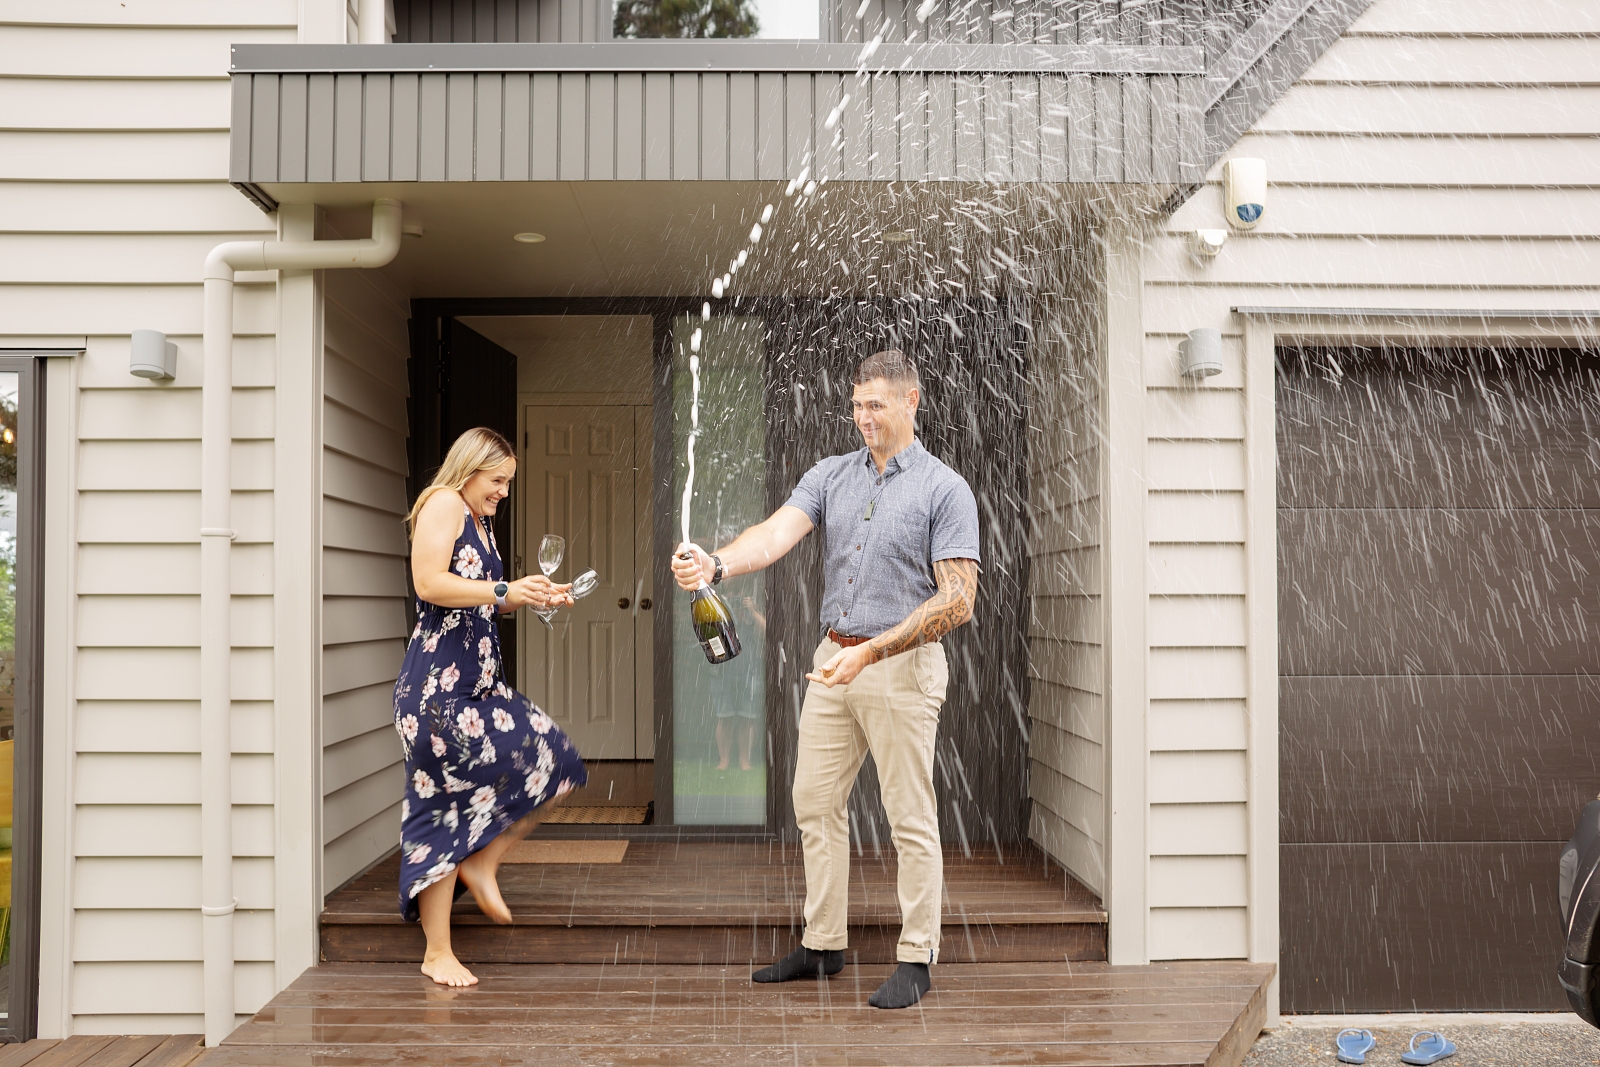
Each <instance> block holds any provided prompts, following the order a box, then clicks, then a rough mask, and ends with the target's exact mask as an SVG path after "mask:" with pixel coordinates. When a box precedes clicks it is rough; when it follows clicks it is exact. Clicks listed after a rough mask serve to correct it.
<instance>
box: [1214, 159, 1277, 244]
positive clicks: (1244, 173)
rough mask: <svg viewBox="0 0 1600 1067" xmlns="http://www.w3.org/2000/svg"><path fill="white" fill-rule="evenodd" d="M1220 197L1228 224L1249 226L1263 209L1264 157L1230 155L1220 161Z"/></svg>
mask: <svg viewBox="0 0 1600 1067" xmlns="http://www.w3.org/2000/svg"><path fill="white" fill-rule="evenodd" d="M1222 200H1223V205H1224V208H1225V210H1226V212H1227V216H1228V225H1230V226H1232V227H1233V228H1234V229H1236V230H1253V229H1255V228H1256V223H1258V222H1260V221H1261V216H1262V215H1263V214H1264V213H1265V212H1266V210H1267V161H1266V160H1264V159H1230V160H1228V161H1227V162H1226V163H1224V164H1223V165H1222Z"/></svg>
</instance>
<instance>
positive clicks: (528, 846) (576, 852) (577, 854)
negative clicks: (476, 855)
mask: <svg viewBox="0 0 1600 1067" xmlns="http://www.w3.org/2000/svg"><path fill="white" fill-rule="evenodd" d="M627 851H628V843H627V842H626V841H518V842H517V843H516V844H514V845H512V846H511V849H510V851H508V852H507V853H506V854H505V857H504V858H503V859H501V861H500V862H501V863H621V862H622V857H623V856H624V855H626V854H627Z"/></svg>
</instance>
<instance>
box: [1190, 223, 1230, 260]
mask: <svg viewBox="0 0 1600 1067" xmlns="http://www.w3.org/2000/svg"><path fill="white" fill-rule="evenodd" d="M1227 243H1228V231H1227V230H1195V231H1194V232H1192V233H1190V234H1189V251H1190V252H1193V253H1194V254H1195V255H1197V256H1199V257H1201V258H1203V259H1211V258H1213V257H1215V256H1216V255H1217V253H1219V252H1221V251H1222V246H1223V245H1225V244H1227Z"/></svg>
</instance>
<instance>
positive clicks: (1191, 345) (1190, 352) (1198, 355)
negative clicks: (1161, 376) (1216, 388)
mask: <svg viewBox="0 0 1600 1067" xmlns="http://www.w3.org/2000/svg"><path fill="white" fill-rule="evenodd" d="M1178 363H1179V371H1180V373H1181V374H1182V375H1183V376H1184V377H1185V378H1194V379H1196V380H1198V379H1200V378H1209V377H1211V376H1212V375H1213V374H1221V373H1222V331H1221V330H1218V329H1213V328H1212V327H1210V326H1202V327H1201V328H1200V329H1198V330H1190V331H1189V336H1188V337H1185V338H1184V339H1183V340H1182V341H1179V342H1178Z"/></svg>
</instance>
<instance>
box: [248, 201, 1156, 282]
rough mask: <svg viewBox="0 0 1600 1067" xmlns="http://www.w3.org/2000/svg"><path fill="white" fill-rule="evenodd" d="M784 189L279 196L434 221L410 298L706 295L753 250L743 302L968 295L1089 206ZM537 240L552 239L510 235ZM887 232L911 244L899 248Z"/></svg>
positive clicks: (343, 213)
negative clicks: (984, 277) (917, 290)
mask: <svg viewBox="0 0 1600 1067" xmlns="http://www.w3.org/2000/svg"><path fill="white" fill-rule="evenodd" d="M786 184H787V183H784V182H628V183H622V182H518V183H452V182H437V183H415V182H408V183H363V184H332V183H330V184H325V185H323V184H319V185H290V184H284V185H273V186H269V187H268V190H269V191H270V192H271V194H272V195H273V196H275V197H279V198H280V199H282V200H283V201H284V202H287V203H315V204H320V205H322V206H323V207H324V208H325V209H326V218H327V222H328V224H329V226H330V227H331V228H332V229H333V230H334V231H336V234H337V235H338V236H342V237H360V236H365V234H366V231H367V226H368V224H369V219H370V218H371V203H372V201H373V200H374V199H375V198H377V197H394V198H396V199H398V200H400V201H402V202H403V203H404V204H405V220H406V223H407V224H411V223H420V224H421V225H422V227H423V231H424V232H423V236H422V237H420V238H412V237H408V238H406V240H405V241H404V243H403V244H402V246H401V250H400V254H399V256H397V257H396V259H395V261H394V262H393V263H392V264H390V265H389V266H388V267H386V268H384V273H385V275H387V276H388V277H389V279H390V280H391V281H393V282H394V284H395V285H397V286H398V287H399V288H400V290H401V291H402V292H403V293H404V294H405V295H406V296H408V297H412V298H423V297H566V296H591V297H593V296H599V297H606V296H618V297H621V296H696V295H704V294H707V293H708V291H709V289H710V284H711V279H712V278H713V277H715V276H716V275H718V274H721V273H723V272H725V271H727V270H728V266H729V261H730V260H731V259H733V258H734V257H736V256H737V255H738V254H739V252H740V250H742V249H747V250H749V251H750V258H749V262H748V264H747V266H746V267H745V268H744V269H743V270H741V271H740V272H739V273H738V275H737V276H736V279H735V282H734V285H733V288H732V292H733V293H734V294H735V295H740V294H743V295H749V296H794V295H802V294H804V295H826V294H828V293H830V292H833V291H838V292H849V293H867V292H879V293H893V292H898V291H902V290H904V289H906V288H909V287H912V286H915V285H918V284H921V285H923V287H924V289H925V288H926V283H927V282H928V280H929V279H930V278H931V279H933V280H935V281H936V282H939V284H944V283H943V282H940V279H944V278H947V277H948V278H949V279H951V286H950V287H951V291H952V292H956V291H959V285H960V284H963V283H964V280H965V279H966V278H968V277H970V275H966V274H963V273H962V271H963V270H979V271H981V270H982V268H981V267H979V263H980V262H991V263H996V264H1001V265H1003V264H1005V263H1006V259H1005V258H999V259H995V258H994V257H993V254H992V250H993V249H995V248H997V247H998V248H999V249H1001V250H1002V251H1003V252H1004V255H1005V257H1009V259H1010V260H1012V261H1016V262H1019V263H1023V264H1025V263H1026V262H1027V261H1028V260H1029V258H1030V256H1032V255H1036V254H1038V253H1040V252H1043V251H1048V250H1053V249H1056V248H1059V247H1060V246H1061V245H1062V244H1064V243H1065V242H1066V241H1068V240H1070V223H1069V221H1068V220H1069V219H1070V218H1072V217H1073V213H1074V211H1075V210H1076V209H1077V207H1079V206H1081V201H1082V199H1083V198H1086V197H1087V196H1088V191H1087V190H1080V191H1077V192H1075V193H1073V194H1072V195H1071V196H1069V195H1066V194H1064V193H1061V192H1059V191H1057V192H1056V193H1055V195H1047V193H1046V191H1045V190H1041V189H1038V188H1037V187H1035V188H1034V189H1032V190H1031V191H1025V190H1020V189H1016V188H1013V189H1010V190H1007V189H996V188H994V187H989V186H978V185H973V186H967V185H960V184H956V183H948V184H938V185H915V186H906V185H902V184H896V185H893V186H891V185H889V184H888V183H872V182H833V183H829V184H828V185H826V186H823V187H821V188H820V189H819V190H818V192H817V194H816V195H814V196H813V197H812V198H810V199H809V200H806V199H805V198H803V197H801V196H799V195H796V196H792V197H785V196H784V189H785V185H786ZM1169 191H1170V187H1152V188H1148V189H1145V190H1143V191H1134V190H1128V189H1123V190H1119V193H1120V194H1121V196H1122V198H1123V199H1122V200H1121V201H1119V206H1120V209H1121V210H1124V211H1143V212H1148V211H1153V210H1154V209H1155V208H1156V207H1157V206H1159V204H1160V201H1161V198H1162V196H1164V195H1166V193H1167V192H1169ZM1101 192H1102V201H1104V190H1102V191H1101ZM769 203H770V204H773V205H774V207H775V212H774V215H773V218H772V220H771V221H770V222H769V223H768V224H767V225H766V226H765V227H764V231H765V232H764V234H763V237H762V239H761V241H760V242H759V243H757V244H754V245H752V244H751V242H750V239H749V236H750V230H751V226H752V224H753V223H754V222H755V221H756V220H757V219H758V218H759V216H760V214H761V210H762V207H763V205H765V204H769ZM530 231H531V232H535V233H541V234H543V235H544V236H545V241H544V242H543V243H540V244H521V243H518V242H517V241H515V240H513V239H512V238H513V235H514V234H517V233H523V232H530ZM885 234H890V235H891V236H899V235H904V237H903V238H902V239H901V240H899V241H895V240H888V241H886V240H885V239H884V235H885ZM329 236H333V234H330V235H329ZM796 246H798V247H796ZM955 260H961V261H962V267H960V268H958V267H956V266H955V265H954V262H955ZM992 269H993V268H992ZM998 269H1000V270H1001V271H1002V272H1003V271H1004V270H1005V269H1006V268H1005V267H1004V266H1000V267H999V268H998Z"/></svg>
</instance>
